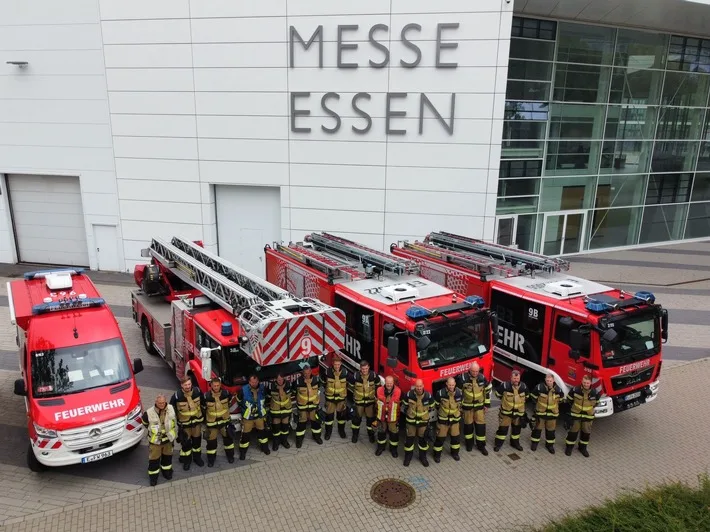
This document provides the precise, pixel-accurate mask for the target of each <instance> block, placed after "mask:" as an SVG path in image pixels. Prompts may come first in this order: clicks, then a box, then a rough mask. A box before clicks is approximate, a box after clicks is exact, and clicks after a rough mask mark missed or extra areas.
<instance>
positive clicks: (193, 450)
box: [170, 376, 205, 471]
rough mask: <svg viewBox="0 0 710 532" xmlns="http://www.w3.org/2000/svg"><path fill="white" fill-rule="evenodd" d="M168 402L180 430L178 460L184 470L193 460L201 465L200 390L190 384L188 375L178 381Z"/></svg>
mask: <svg viewBox="0 0 710 532" xmlns="http://www.w3.org/2000/svg"><path fill="white" fill-rule="evenodd" d="M170 404H171V406H172V407H173V409H174V410H175V415H176V416H177V422H178V428H179V430H180V432H181V434H180V438H181V444H182V448H181V449H180V462H182V468H183V469H184V470H185V471H188V470H189V469H190V464H191V463H192V462H195V463H196V464H197V465H198V466H200V467H202V466H204V465H205V462H204V461H203V460H202V456H200V455H201V454H202V422H203V421H204V417H203V414H202V406H203V405H202V392H201V391H200V390H198V389H197V388H194V387H193V386H192V379H191V378H190V377H189V376H185V377H183V379H182V380H181V381H180V389H179V390H178V391H176V392H175V394H174V395H173V396H172V398H171V400H170Z"/></svg>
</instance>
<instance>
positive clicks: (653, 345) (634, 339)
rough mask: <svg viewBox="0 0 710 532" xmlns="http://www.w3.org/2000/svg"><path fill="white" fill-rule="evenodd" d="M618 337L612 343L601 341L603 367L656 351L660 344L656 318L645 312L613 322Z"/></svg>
mask: <svg viewBox="0 0 710 532" xmlns="http://www.w3.org/2000/svg"><path fill="white" fill-rule="evenodd" d="M614 330H615V331H616V334H618V338H617V340H616V341H615V342H614V343H606V342H602V346H601V349H602V364H603V365H604V367H612V366H619V365H621V364H626V363H628V362H630V361H633V360H640V359H642V358H646V357H649V356H651V355H653V354H655V353H657V352H658V349H659V348H660V345H661V340H660V339H661V335H660V326H659V323H658V318H657V317H656V316H654V315H653V314H648V313H645V314H643V315H641V316H631V317H629V318H626V319H623V320H619V321H616V322H614Z"/></svg>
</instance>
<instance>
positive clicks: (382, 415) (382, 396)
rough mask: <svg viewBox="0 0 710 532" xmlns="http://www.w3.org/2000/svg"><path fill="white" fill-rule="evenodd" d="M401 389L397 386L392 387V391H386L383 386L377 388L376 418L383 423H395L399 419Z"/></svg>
mask: <svg viewBox="0 0 710 532" xmlns="http://www.w3.org/2000/svg"><path fill="white" fill-rule="evenodd" d="M401 398H402V390H401V389H400V388H399V387H398V386H394V387H393V388H392V393H390V394H388V393H386V390H385V387H384V386H381V387H380V388H378V389H377V420H378V421H381V422H383V423H395V422H396V421H397V420H398V419H399V401H400V399H401Z"/></svg>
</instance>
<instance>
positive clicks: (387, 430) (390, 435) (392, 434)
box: [377, 421, 399, 449]
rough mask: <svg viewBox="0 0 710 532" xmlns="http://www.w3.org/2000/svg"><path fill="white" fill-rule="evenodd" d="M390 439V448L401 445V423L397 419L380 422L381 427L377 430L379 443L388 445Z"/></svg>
mask: <svg viewBox="0 0 710 532" xmlns="http://www.w3.org/2000/svg"><path fill="white" fill-rule="evenodd" d="M388 439H389V442H390V448H391V449H396V448H397V446H398V445H399V424H398V423H397V422H396V421H393V422H391V423H386V422H384V421H382V422H380V427H379V430H378V431H377V443H378V444H379V445H382V446H383V447H384V446H385V445H387V440H388Z"/></svg>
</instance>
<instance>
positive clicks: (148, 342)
mask: <svg viewBox="0 0 710 532" xmlns="http://www.w3.org/2000/svg"><path fill="white" fill-rule="evenodd" d="M141 337H142V338H143V347H145V350H146V351H148V353H149V354H151V355H157V354H158V352H157V351H156V350H155V347H154V346H153V335H152V334H150V326H149V325H148V320H147V318H145V317H144V318H143V321H142V322H141Z"/></svg>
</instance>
